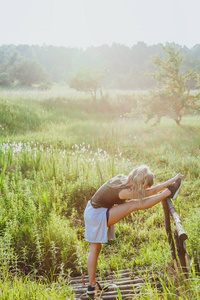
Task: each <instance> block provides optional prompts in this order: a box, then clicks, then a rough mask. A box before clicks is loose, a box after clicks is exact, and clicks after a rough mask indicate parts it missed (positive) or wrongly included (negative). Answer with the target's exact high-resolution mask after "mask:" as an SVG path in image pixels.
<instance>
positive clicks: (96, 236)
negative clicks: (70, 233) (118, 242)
mask: <svg viewBox="0 0 200 300" xmlns="http://www.w3.org/2000/svg"><path fill="white" fill-rule="evenodd" d="M107 210H108V209H107V208H105V207H101V208H93V207H92V205H91V203H90V201H88V204H87V206H86V209H85V212H84V219H85V238H86V241H87V242H89V243H107V242H108V240H114V239H115V230H114V226H111V227H109V228H108V230H107V215H106V212H107Z"/></svg>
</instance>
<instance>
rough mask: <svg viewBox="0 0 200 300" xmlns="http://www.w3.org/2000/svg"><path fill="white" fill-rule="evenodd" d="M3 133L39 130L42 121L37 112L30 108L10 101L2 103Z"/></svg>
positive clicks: (0, 114)
mask: <svg viewBox="0 0 200 300" xmlns="http://www.w3.org/2000/svg"><path fill="white" fill-rule="evenodd" d="M0 102H1V105H0V120H1V124H0V125H1V128H3V131H2V130H1V133H3V134H5V132H10V133H18V132H25V131H29V130H37V129H38V128H39V127H40V125H41V120H40V117H39V115H38V113H37V112H35V111H33V110H32V108H31V107H30V106H22V105H19V104H16V103H10V102H9V101H8V102H7V101H0Z"/></svg>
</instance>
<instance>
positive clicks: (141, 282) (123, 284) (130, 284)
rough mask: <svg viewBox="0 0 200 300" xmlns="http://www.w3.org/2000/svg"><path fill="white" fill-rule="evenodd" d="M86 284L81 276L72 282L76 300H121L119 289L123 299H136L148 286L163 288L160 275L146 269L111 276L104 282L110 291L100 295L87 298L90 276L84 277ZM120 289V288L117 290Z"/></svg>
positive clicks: (125, 271)
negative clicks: (119, 299)
mask: <svg viewBox="0 0 200 300" xmlns="http://www.w3.org/2000/svg"><path fill="white" fill-rule="evenodd" d="M97 281H99V282H100V283H101V282H102V281H101V280H100V278H97ZM84 282H85V284H83V279H82V278H81V276H79V277H74V278H72V279H71V280H70V282H69V283H70V284H71V285H72V287H73V291H74V293H75V300H78V299H82V300H85V299H98V300H100V299H108V300H116V299H118V298H119V294H118V291H117V289H119V291H120V294H121V299H127V300H128V299H135V298H136V297H137V294H138V293H140V292H141V290H142V288H144V287H145V286H146V285H147V282H148V284H151V285H152V286H155V287H157V289H159V290H161V289H162V286H161V283H160V281H159V279H158V274H156V273H154V272H152V271H147V270H146V269H139V268H138V269H135V270H134V272H131V271H130V270H121V271H118V272H116V273H113V274H112V275H109V276H107V277H106V278H105V280H104V281H103V283H104V284H108V286H109V290H108V291H107V292H103V293H101V294H100V295H94V296H90V297H88V296H87V286H88V285H89V281H88V276H84ZM116 287H118V288H116Z"/></svg>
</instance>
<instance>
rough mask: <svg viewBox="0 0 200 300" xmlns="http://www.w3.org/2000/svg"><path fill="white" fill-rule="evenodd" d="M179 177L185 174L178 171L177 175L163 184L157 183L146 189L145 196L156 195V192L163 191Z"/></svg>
mask: <svg viewBox="0 0 200 300" xmlns="http://www.w3.org/2000/svg"><path fill="white" fill-rule="evenodd" d="M179 178H181V179H183V178H184V175H182V174H181V173H178V174H177V175H176V176H175V177H173V178H171V179H169V180H167V181H165V182H164V183H161V184H158V185H156V186H154V187H151V188H148V189H147V190H146V193H145V197H149V196H152V195H155V194H157V193H159V192H162V191H163V190H164V189H166V188H167V187H168V186H169V185H170V184H172V183H173V182H174V181H176V180H177V179H179Z"/></svg>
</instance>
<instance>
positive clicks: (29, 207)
mask: <svg viewBox="0 0 200 300" xmlns="http://www.w3.org/2000/svg"><path fill="white" fill-rule="evenodd" d="M124 94H125V93H122V92H119V91H118V92H113V93H112V94H111V96H110V102H108V103H103V104H102V103H97V104H93V103H92V102H91V101H90V99H88V97H87V96H86V95H82V94H78V93H74V92H72V91H71V90H68V89H64V88H62V89H61V88H55V89H53V90H52V91H36V90H34V89H33V90H26V89H25V90H5V89H1V90H0V261H1V263H0V274H1V277H0V299H73V292H72V288H71V286H70V285H69V284H68V282H69V279H70V276H73V275H78V274H80V273H81V272H83V273H86V272H87V268H86V261H87V255H88V250H89V245H88V243H86V242H85V239H84V226H83V225H82V223H81V222H79V221H77V220H80V221H83V212H84V208H85V206H86V203H87V201H88V200H89V199H90V197H91V196H92V194H93V193H94V192H95V191H96V190H97V189H98V188H99V187H100V185H101V178H100V174H99V169H98V166H99V167H100V169H101V173H102V176H103V180H104V181H106V180H108V179H109V178H111V177H112V176H114V175H116V174H118V173H124V174H127V173H128V172H129V171H130V170H131V169H132V168H134V167H137V166H139V165H141V164H147V165H149V167H150V169H151V170H152V171H153V172H154V174H155V184H157V183H159V182H163V181H164V180H167V179H169V178H171V177H172V176H174V175H176V174H177V173H178V172H181V173H182V174H184V175H185V180H184V184H183V187H182V189H181V192H180V195H179V197H178V199H177V200H176V202H175V203H174V205H175V208H176V210H177V212H178V214H179V215H180V216H181V220H182V224H183V227H184V229H185V231H186V232H187V234H188V236H189V240H187V241H186V245H187V251H188V254H189V258H190V278H189V279H187V280H181V279H180V278H179V276H176V275H174V271H173V268H172V266H173V264H172V259H171V253H170V248H169V245H168V242H167V237H166V233H165V228H164V217H163V209H162V205H161V204H160V203H159V204H158V205H156V206H155V207H153V208H151V209H149V210H146V211H139V212H136V213H133V214H132V215H130V216H129V217H127V218H126V219H124V220H123V221H121V222H120V223H118V224H117V225H116V240H115V241H114V242H109V244H108V245H103V248H102V252H101V254H100V259H99V265H98V274H99V275H100V276H101V277H102V278H104V276H105V275H107V274H108V273H111V272H113V271H117V270H120V269H125V268H132V269H134V267H136V266H137V267H138V266H142V267H146V268H147V270H148V269H149V268H151V269H153V270H156V271H157V272H160V280H161V282H162V285H163V292H162V293H159V292H158V291H157V290H156V289H155V288H153V287H151V286H150V285H148V283H147V286H146V288H145V289H144V290H143V291H142V292H141V295H140V296H138V297H140V299H200V277H199V276H198V273H197V271H196V270H197V268H196V269H195V266H196V267H197V266H198V264H199V265H200V218H199V215H200V204H199V203H200V202H199V199H200V189H199V174H200V173H199V170H200V159H199V158H200V134H199V132H200V116H188V117H185V118H183V120H182V122H181V125H180V126H177V125H176V124H175V122H174V121H173V120H171V119H167V118H166V119H163V120H162V122H161V124H160V125H159V126H154V127H152V126H150V125H147V124H145V123H144V120H143V118H142V117H141V116H138V118H135V119H127V118H124V117H123V113H125V112H127V111H126V110H128V109H129V107H130V106H131V105H133V103H134V97H137V94H134V93H133V92H132V94H133V97H128V98H126V97H122V96H123V95H124ZM130 94H131V93H130V92H129V95H130Z"/></svg>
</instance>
